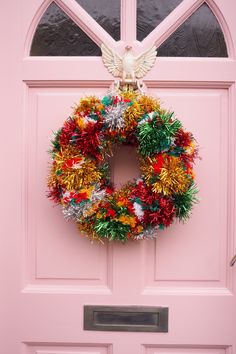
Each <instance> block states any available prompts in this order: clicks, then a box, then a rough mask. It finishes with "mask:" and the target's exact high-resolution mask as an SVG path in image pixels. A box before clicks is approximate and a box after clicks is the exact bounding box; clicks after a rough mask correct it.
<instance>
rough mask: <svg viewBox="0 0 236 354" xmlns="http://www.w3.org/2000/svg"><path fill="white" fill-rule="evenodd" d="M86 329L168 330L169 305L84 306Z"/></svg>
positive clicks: (123, 330) (124, 330)
mask: <svg viewBox="0 0 236 354" xmlns="http://www.w3.org/2000/svg"><path fill="white" fill-rule="evenodd" d="M84 329H85V330H89V331H122V332H168V307H149V306H84Z"/></svg>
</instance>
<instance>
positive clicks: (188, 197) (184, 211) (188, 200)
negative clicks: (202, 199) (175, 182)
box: [173, 184, 198, 220]
mask: <svg viewBox="0 0 236 354" xmlns="http://www.w3.org/2000/svg"><path fill="white" fill-rule="evenodd" d="M197 193H198V189H197V187H196V185H195V184H192V185H191V186H190V187H189V189H188V190H187V192H185V193H184V194H175V195H174V197H173V201H174V204H175V207H176V216H177V217H178V218H179V219H182V220H186V219H188V218H189V215H190V211H191V209H192V207H193V204H196V203H198V199H197V197H196V194H197Z"/></svg>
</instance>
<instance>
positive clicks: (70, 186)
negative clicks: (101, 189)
mask: <svg viewBox="0 0 236 354" xmlns="http://www.w3.org/2000/svg"><path fill="white" fill-rule="evenodd" d="M76 158H81V156H80V155H79V154H78V152H77V150H76V149H75V148H74V147H71V146H69V147H67V148H66V149H64V150H61V152H58V153H56V155H55V157H54V164H53V167H52V170H53V171H52V173H51V176H53V177H51V180H50V181H49V186H53V185H55V184H60V185H62V186H63V187H65V188H66V189H67V190H78V189H79V188H81V187H86V186H90V184H91V183H95V182H98V181H99V180H100V179H101V173H100V172H99V171H98V169H97V166H96V164H95V162H93V161H91V160H89V159H86V160H84V159H83V160H82V163H81V164H80V166H79V167H76V166H75V167H74V168H73V166H72V167H65V165H66V164H65V163H66V162H67V161H69V160H70V159H76Z"/></svg>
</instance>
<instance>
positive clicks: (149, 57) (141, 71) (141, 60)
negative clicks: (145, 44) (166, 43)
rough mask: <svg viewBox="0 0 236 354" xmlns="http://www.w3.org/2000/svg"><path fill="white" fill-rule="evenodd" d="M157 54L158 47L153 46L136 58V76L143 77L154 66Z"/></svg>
mask: <svg viewBox="0 0 236 354" xmlns="http://www.w3.org/2000/svg"><path fill="white" fill-rule="evenodd" d="M156 55H157V48H156V47H155V46H153V47H152V48H151V49H149V50H147V51H146V52H145V53H143V54H140V55H139V56H138V57H136V59H135V77H136V78H137V79H141V78H142V77H144V75H146V74H147V72H148V71H149V70H150V69H151V68H152V66H153V64H154V63H155V60H156Z"/></svg>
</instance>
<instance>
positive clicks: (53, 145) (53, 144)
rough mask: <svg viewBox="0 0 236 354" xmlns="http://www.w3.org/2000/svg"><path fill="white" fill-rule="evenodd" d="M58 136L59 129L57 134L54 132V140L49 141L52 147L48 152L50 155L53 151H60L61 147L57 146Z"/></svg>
mask: <svg viewBox="0 0 236 354" xmlns="http://www.w3.org/2000/svg"><path fill="white" fill-rule="evenodd" d="M60 134H61V129H59V130H58V131H57V132H54V135H55V138H54V140H51V144H52V147H53V148H52V150H51V151H50V152H51V153H53V152H55V150H56V151H60V149H61V146H60V144H59V137H60Z"/></svg>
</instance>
